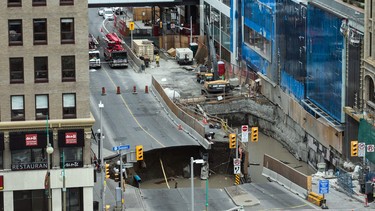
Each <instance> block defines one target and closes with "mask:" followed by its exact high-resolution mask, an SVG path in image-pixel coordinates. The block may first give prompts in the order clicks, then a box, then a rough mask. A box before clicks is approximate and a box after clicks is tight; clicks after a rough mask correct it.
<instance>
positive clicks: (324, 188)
mask: <svg viewBox="0 0 375 211" xmlns="http://www.w3.org/2000/svg"><path fill="white" fill-rule="evenodd" d="M319 193H320V194H326V193H329V180H319Z"/></svg>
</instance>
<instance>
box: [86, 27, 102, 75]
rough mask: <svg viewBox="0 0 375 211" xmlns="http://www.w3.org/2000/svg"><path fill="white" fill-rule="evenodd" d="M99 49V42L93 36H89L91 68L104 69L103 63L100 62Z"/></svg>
mask: <svg viewBox="0 0 375 211" xmlns="http://www.w3.org/2000/svg"><path fill="white" fill-rule="evenodd" d="M98 47H99V42H98V40H97V39H96V38H95V37H94V36H93V35H92V34H89V67H90V68H101V67H102V65H101V62H100V51H99V49H98Z"/></svg>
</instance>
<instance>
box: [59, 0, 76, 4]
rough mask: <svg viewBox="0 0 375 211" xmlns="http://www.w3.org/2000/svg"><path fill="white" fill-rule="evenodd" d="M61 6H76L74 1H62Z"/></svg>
mask: <svg viewBox="0 0 375 211" xmlns="http://www.w3.org/2000/svg"><path fill="white" fill-rule="evenodd" d="M60 5H74V0H60Z"/></svg>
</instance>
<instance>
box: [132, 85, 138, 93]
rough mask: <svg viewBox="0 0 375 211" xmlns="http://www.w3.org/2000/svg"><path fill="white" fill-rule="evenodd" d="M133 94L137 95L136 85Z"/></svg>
mask: <svg viewBox="0 0 375 211" xmlns="http://www.w3.org/2000/svg"><path fill="white" fill-rule="evenodd" d="M133 94H137V87H136V86H135V85H134V86H133Z"/></svg>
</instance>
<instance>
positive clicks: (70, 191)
mask: <svg viewBox="0 0 375 211" xmlns="http://www.w3.org/2000/svg"><path fill="white" fill-rule="evenodd" d="M66 199H67V200H66V201H67V205H66V210H67V211H81V210H83V191H82V188H67V189H66Z"/></svg>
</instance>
